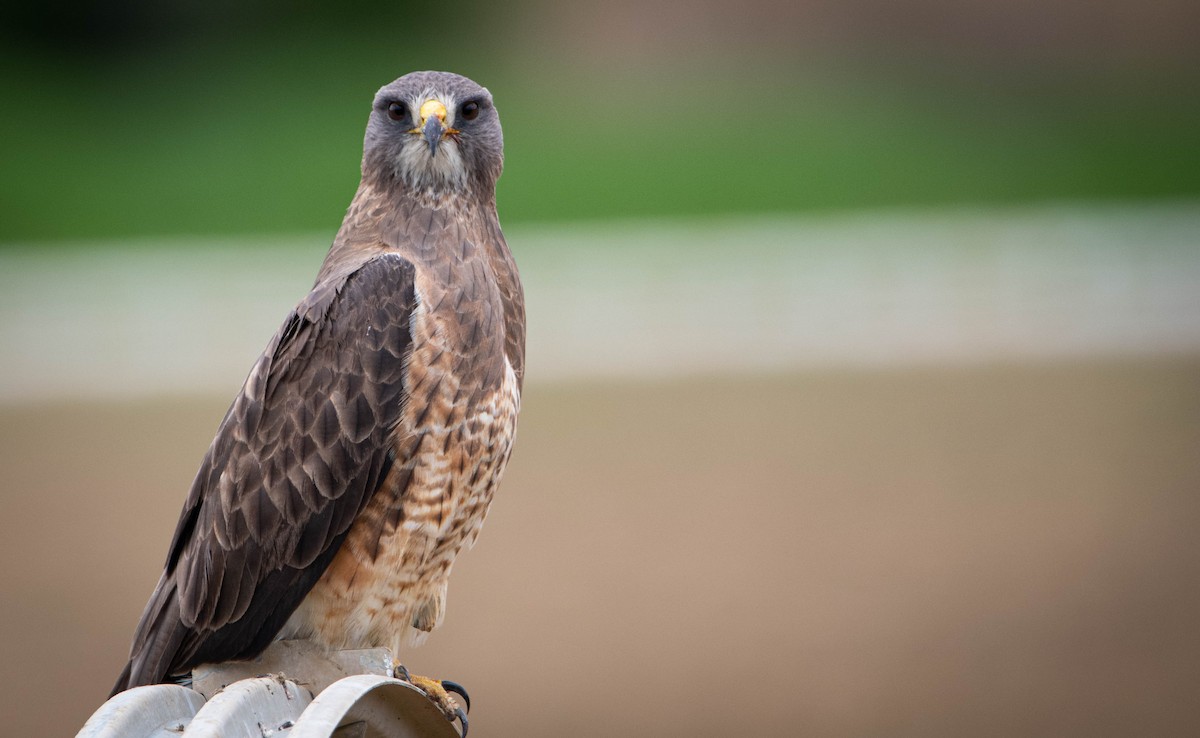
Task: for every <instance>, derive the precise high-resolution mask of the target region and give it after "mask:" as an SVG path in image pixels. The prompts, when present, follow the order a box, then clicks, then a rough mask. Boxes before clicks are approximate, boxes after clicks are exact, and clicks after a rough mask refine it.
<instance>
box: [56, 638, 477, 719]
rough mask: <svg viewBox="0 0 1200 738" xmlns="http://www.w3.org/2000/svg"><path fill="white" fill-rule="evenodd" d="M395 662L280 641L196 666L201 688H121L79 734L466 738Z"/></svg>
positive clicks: (384, 655)
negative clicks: (243, 657) (398, 674)
mask: <svg viewBox="0 0 1200 738" xmlns="http://www.w3.org/2000/svg"><path fill="white" fill-rule="evenodd" d="M393 663H394V662H393V660H392V655H391V653H390V652H389V651H387V650H386V649H370V650H362V651H338V652H334V653H328V652H325V651H323V650H321V649H319V648H316V647H314V646H313V645H312V644H309V643H306V642H301V641H277V642H276V643H274V644H272V645H271V647H270V648H268V649H267V650H266V651H265V652H264V653H263V654H262V655H261V656H259V657H258V658H256V659H253V660H251V661H242V662H231V663H227V664H213V665H205V666H202V667H199V668H197V669H196V670H195V672H194V674H193V686H194V687H195V688H194V689H188V688H186V687H181V686H177V685H173V684H171V685H168V684H159V685H155V686H149V687H137V688H135V689H131V690H128V691H126V692H122V693H121V694H118V695H116V696H114V697H113V698H111V699H110V700H108V702H105V703H104V704H103V705H102V706H101V707H100V709H98V710H97V711H96V712H95V714H93V715H92V717H91V718H90V719H89V720H88V721H87V723H86V724H85V725H84V726H83V729H82V730H80V731H79V733H78V734H77V738H241V737H243V736H244V737H246V738H267V737H271V738H283V737H284V736H287V737H288V738H331V737H333V738H459V733H458V730H457V728H456V726H455V724H454V723H451V722H450V721H448V720H447V719H446V718H445V716H444V715H443V714H442V713H441V711H440V710H439V709H438V708H437V707H436V706H434V704H433V703H432V702H431V701H430V700H429V698H428V697H426V696H425V693H424V692H422V691H421V690H419V689H418V688H416V687H414V686H413V685H411V684H409V683H408V682H404V681H401V680H399V679H394V678H392V668H393ZM314 694H316V695H317V696H316V697H315V698H314V697H313V695H314Z"/></svg>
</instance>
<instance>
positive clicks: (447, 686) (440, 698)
mask: <svg viewBox="0 0 1200 738" xmlns="http://www.w3.org/2000/svg"><path fill="white" fill-rule="evenodd" d="M393 672H395V673H396V674H397V676H398V678H399V674H403V675H404V677H403V679H404V681H406V682H408V683H409V684H411V685H413V686H414V687H416V688H417V689H419V690H421V691H422V692H423V693H424V694H425V696H426V697H428V698H429V701H430V702H432V703H433V704H434V705H436V706H437V708H438V709H439V710H441V712H442V714H443V715H445V716H446V719H447V720H449V721H450V722H454V721H455V720H458V721H459V722H460V723H462V736H463V738H466V736H467V713H466V711H465V710H463V708H461V707H459V705H458V703H457V702H455V701H454V698H453V697H451V696H450V693H451V692H454V693H455V694H458V695H462V698H463V702H464V703H465V704H466V706H467V710H470V709H471V698H470V697H468V696H467V690H466V689H464V688H463V686H462V685H461V684H459V683H458V682H451V681H449V680H441V679H430V678H429V677H423V676H417V675H416V674H411V673H409V671H408V669H406V668H404V667H403V666H398V667H397V668H395V669H393Z"/></svg>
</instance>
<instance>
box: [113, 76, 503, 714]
mask: <svg viewBox="0 0 1200 738" xmlns="http://www.w3.org/2000/svg"><path fill="white" fill-rule="evenodd" d="M502 149H503V138H502V134H501V130H500V119H499V117H498V116H497V114H496V108H495V107H494V105H493V104H492V96H491V94H489V93H488V91H487V90H486V89H484V88H482V87H480V86H479V85H477V84H475V83H474V82H472V81H471V80H469V79H467V78H465V77H460V76H458V75H454V74H448V73H443V72H415V73H413V74H409V75H406V76H404V77H401V78H400V79H398V80H396V81H395V82H393V83H391V84H389V85H387V86H385V87H384V88H382V89H381V90H380V91H379V92H378V94H377V95H376V96H375V103H374V107H373V108H372V110H371V116H370V119H369V120H368V123H367V130H366V137H365V143H364V151H363V160H362V182H361V184H360V185H359V187H358V192H357V193H356V194H355V196H354V201H353V202H352V203H351V204H350V208H349V211H348V212H347V213H346V218H345V220H344V221H343V223H342V227H341V230H340V231H339V232H338V234H337V237H336V238H335V240H334V242H333V247H332V248H331V249H330V250H329V254H328V255H327V256H326V257H325V262H324V264H323V265H322V266H321V270H320V272H319V273H318V274H317V279H316V283H315V284H314V286H313V288H312V291H311V292H309V293H308V296H306V297H305V298H304V299H303V300H301V301H300V303H299V304H298V305H297V306H296V308H295V309H294V310H293V311H292V312H291V314H289V315H288V317H287V318H286V319H285V320H284V322H283V326H282V327H281V328H280V329H279V332H278V333H276V334H275V337H274V338H273V339H272V340H271V342H270V343H269V344H268V345H267V348H266V350H265V351H264V352H263V354H262V356H261V357H259V359H258V361H257V362H256V363H255V365H254V367H253V368H252V369H251V370H250V374H249V376H248V377H247V378H246V383H245V385H244V386H243V387H242V391H241V393H240V394H238V396H237V397H236V398H235V399H234V401H233V405H232V406H231V407H230V408H229V411H228V413H227V414H226V416H225V419H224V420H223V421H222V423H221V425H220V428H219V429H218V430H217V435H216V438H215V439H214V440H213V443H212V446H211V447H210V448H209V450H208V453H207V454H206V455H205V456H204V460H203V461H202V463H201V465H200V471H199V473H198V474H197V475H196V480H195V482H194V483H193V484H192V488H191V492H190V493H189V494H188V497H187V501H186V502H185V504H184V508H183V514H182V515H181V517H180V519H179V524H178V526H177V528H176V530H175V537H174V540H173V541H172V542H171V546H170V550H169V553H168V556H167V561H166V567H165V569H164V571H163V574H162V578H161V579H160V580H159V583H158V587H157V589H155V591H154V594H153V595H152V596H151V597H150V602H149V603H148V604H147V605H146V610H145V612H144V613H143V615H142V619H141V622H140V623H139V624H138V628H137V633H136V634H135V636H134V641H133V646H132V649H131V652H130V658H129V664H128V665H127V666H126V667H125V671H124V673H123V674H122V675H121V677H120V679H119V680H118V681H117V684H116V687H115V689H114V693H115V692H119V691H121V690H125V689H129V688H131V687H135V686H138V685H142V684H153V683H158V682H163V681H171V680H172V678H173V677H175V676H177V675H181V674H185V673H186V672H188V671H190V670H191V669H192V667H194V666H196V665H198V664H201V663H207V662H220V661H225V660H230V659H242V658H250V657H253V656H255V655H257V654H258V653H260V652H261V651H262V650H263V649H264V648H265V647H266V646H267V645H269V644H270V643H271V642H272V641H273V640H275V639H277V638H305V639H311V640H313V641H316V642H318V643H320V644H323V645H325V646H328V647H330V648H335V649H342V648H373V647H381V646H382V647H388V648H391V649H392V650H393V652H397V651H399V650H400V648H401V647H402V646H405V645H409V644H412V643H414V642H417V641H419V640H420V639H421V638H422V637H423V636H424V635H425V634H427V633H428V632H429V631H430V630H432V629H433V628H435V627H436V626H437V625H438V624H439V623H440V622H441V620H442V614H443V611H444V607H445V600H446V581H447V578H448V577H449V575H450V569H451V567H452V566H453V564H454V560H455V557H456V556H457V555H458V553H459V552H460V551H461V550H462V549H463V548H464V547H469V546H470V545H471V544H473V543H474V541H475V539H476V537H477V536H478V534H479V530H480V526H481V525H482V523H483V519H484V516H485V515H486V513H487V510H488V505H489V503H490V502H491V499H492V494H493V492H494V491H495V489H496V486H497V484H498V483H499V481H500V476H501V473H502V472H503V470H504V466H505V464H506V463H507V461H508V457H509V453H510V451H511V450H512V444H513V437H514V432H515V429H516V422H517V412H518V409H519V407H520V400H521V383H522V377H523V374H524V365H525V361H524V354H525V308H524V297H523V294H522V290H521V282H520V279H519V277H518V275H517V268H516V265H515V264H514V262H513V258H512V255H511V253H510V252H509V250H508V246H507V245H506V243H505V241H504V236H503V235H502V234H501V232H500V224H499V221H498V220H497V217H496V204H495V203H496V200H495V186H496V180H497V178H498V177H499V176H500V171H501V167H502V163H503V150H502ZM425 686H427V687H428V686H430V685H425ZM432 687H433V689H434V691H437V689H438V685H437V684H436V683H434V684H433V685H432ZM441 698H442V700H443V702H442V704H443V707H445V706H446V705H447V704H448V703H449V700H448V699H447V698H446V695H445V692H442V693H441Z"/></svg>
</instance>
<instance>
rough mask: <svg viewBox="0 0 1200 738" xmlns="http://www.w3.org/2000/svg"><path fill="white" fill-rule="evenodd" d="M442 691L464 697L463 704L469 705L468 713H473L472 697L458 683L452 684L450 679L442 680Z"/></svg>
mask: <svg viewBox="0 0 1200 738" xmlns="http://www.w3.org/2000/svg"><path fill="white" fill-rule="evenodd" d="M442 689H444V690H446V691H447V692H453V693H455V694H458V695H462V698H463V702H465V703H467V712H470V711H471V695H469V694H467V690H466V689H465V688H464V687H463V685H461V684H459V683H458V682H452V681H450V680H449V679H443V680H442Z"/></svg>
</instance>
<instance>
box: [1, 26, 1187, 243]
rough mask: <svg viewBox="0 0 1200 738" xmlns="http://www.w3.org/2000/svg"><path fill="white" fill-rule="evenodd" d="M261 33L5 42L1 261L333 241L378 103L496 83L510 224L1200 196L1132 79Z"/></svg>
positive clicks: (1151, 96) (1179, 129)
mask: <svg viewBox="0 0 1200 738" xmlns="http://www.w3.org/2000/svg"><path fill="white" fill-rule="evenodd" d="M378 40H379V39H378V38H376V37H374V36H371V37H369V38H367V39H364V38H363V36H362V34H361V33H357V32H355V33H350V32H340V31H337V30H330V31H327V32H322V33H320V34H315V35H314V34H312V33H307V34H296V33H293V34H281V35H279V36H265V35H261V34H259V35H253V36H250V35H247V36H244V37H236V36H234V37H231V38H227V39H225V40H223V41H221V42H219V43H214V42H212V41H211V40H207V41H204V42H200V41H195V42H190V43H192V44H193V45H191V46H188V45H187V44H188V43H189V42H183V43H182V44H176V45H173V46H171V47H170V48H159V49H157V50H155V51H153V52H149V53H141V54H138V55H128V56H124V57H122V56H116V57H106V58H104V59H103V60H102V61H99V62H94V61H93V60H90V59H89V58H87V57H84V56H80V57H75V58H72V57H69V56H62V55H58V56H54V55H51V54H47V53H45V52H44V51H41V52H39V51H30V50H29V49H25V50H21V49H19V48H17V49H13V48H11V47H10V48H9V49H8V50H7V51H6V52H3V53H4V54H6V56H7V58H6V59H5V63H4V65H3V70H4V71H3V72H2V73H0V95H2V96H3V99H5V100H7V101H10V104H8V105H6V106H5V110H4V112H3V113H2V114H0V156H2V160H3V162H4V166H3V167H0V243H5V242H8V243H11V242H17V241H44V240H55V239H77V238H109V237H123V236H139V235H161V234H198V235H209V234H214V235H219V234H252V233H267V232H281V231H313V230H319V231H328V232H330V233H332V232H333V231H334V230H335V229H336V227H337V225H338V223H339V222H340V220H341V216H342V214H343V212H344V209H345V207H346V205H347V204H348V203H349V199H350V197H351V195H352V194H353V191H354V187H355V185H356V183H357V181H358V161H359V157H360V155H361V136H362V129H363V125H364V123H365V119H366V115H367V112H368V110H369V104H370V100H371V97H372V95H373V93H374V91H375V90H376V89H377V88H378V87H379V86H380V85H382V84H384V83H386V82H388V81H390V80H391V79H393V78H394V77H395V76H398V75H399V74H401V73H403V72H405V71H409V70H411V69H415V68H424V67H434V68H439V67H440V68H449V69H453V70H455V71H460V72H462V73H464V74H467V75H469V76H472V77H474V78H476V79H477V80H479V81H480V82H482V83H483V84H485V85H487V86H488V87H490V88H491V90H492V92H493V93H494V94H495V95H496V98H497V102H498V106H499V107H500V110H501V113H502V116H503V120H504V125H505V134H506V147H507V165H506V171H505V175H504V178H503V179H502V180H501V184H500V192H499V200H500V208H501V211H502V213H503V215H504V219H505V222H508V223H512V222H521V221H555V220H575V219H598V218H612V217H639V216H658V215H671V216H689V215H697V214H711V213H714V212H725V213H764V212H784V211H787V212H796V211H813V210H839V209H848V208H886V207H906V206H934V205H961V204H973V203H987V204H1008V203H1025V202H1035V201H1042V200H1063V199H1093V200H1094V199H1106V198H1111V199H1138V198H1163V197H1181V196H1191V195H1195V194H1197V193H1200V137H1198V136H1196V135H1195V131H1196V130H1197V129H1198V128H1200V99H1198V98H1197V96H1194V95H1191V96H1189V95H1182V94H1176V92H1175V90H1174V86H1173V85H1155V84H1150V85H1147V84H1144V82H1145V80H1144V79H1139V78H1138V77H1137V76H1136V75H1132V76H1130V77H1128V78H1125V79H1112V78H1103V79H1096V78H1092V77H1088V76H1086V75H1084V76H1082V77H1081V78H1079V79H1070V78H1068V77H1066V76H1063V75H1060V76H1058V77H1049V76H1048V77H1045V78H1039V77H1037V75H1034V76H1032V77H1031V76H1028V75H1026V76H1024V77H1019V78H1013V79H1010V80H1007V81H1005V80H997V79H995V78H990V79H980V78H978V77H976V76H973V75H972V74H971V73H970V71H969V70H952V69H950V70H946V69H943V70H941V71H939V72H937V73H931V72H930V70H929V69H924V68H919V67H912V68H909V69H904V68H903V67H895V66H893V67H892V68H888V69H884V68H882V67H879V66H875V67H870V66H861V65H860V66H854V65H850V64H846V63H837V62H829V63H825V64H820V63H801V62H799V61H797V60H794V59H793V60H790V61H788V60H783V59H781V58H778V57H770V56H766V57H763V58H761V59H757V60H756V59H746V58H742V59H738V60H735V59H725V58H719V57H715V58H708V59H704V60H679V61H677V62H658V63H657V64H656V65H655V66H643V67H638V66H636V65H631V66H628V67H625V68H622V69H599V70H596V69H592V70H589V69H587V68H585V67H570V66H564V65H556V64H547V63H545V61H544V60H541V59H538V58H537V57H536V55H534V54H533V52H532V51H530V50H525V51H521V50H516V51H514V52H513V53H508V54H498V53H494V52H496V50H495V49H489V48H488V47H487V46H486V45H482V46H480V47H478V48H475V49H469V48H468V49H463V48H448V47H446V46H444V45H443V46H435V45H430V44H424V45H422V43H423V42H418V43H417V44H416V45H413V44H411V43H405V44H398V45H394V46H389V45H387V44H381V43H376V42H377V41H378Z"/></svg>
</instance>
